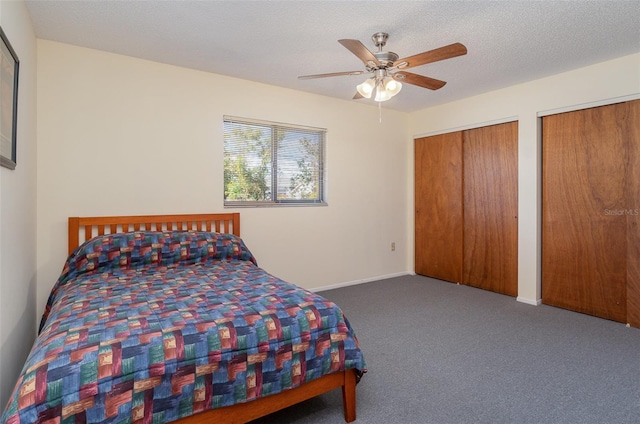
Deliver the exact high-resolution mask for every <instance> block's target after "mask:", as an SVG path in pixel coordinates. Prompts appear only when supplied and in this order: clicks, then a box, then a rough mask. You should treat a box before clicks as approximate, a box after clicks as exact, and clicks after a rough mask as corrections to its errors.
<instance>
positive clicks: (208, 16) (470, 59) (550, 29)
mask: <svg viewBox="0 0 640 424" xmlns="http://www.w3.org/2000/svg"><path fill="white" fill-rule="evenodd" d="M26 3H27V7H28V9H29V11H30V14H31V17H32V20H33V24H34V27H35V30H36V34H37V36H38V38H42V39H47V40H53V41H59V42H63V43H68V44H74V45H78V46H83V47H89V48H93V49H98V50H104V51H108V52H114V53H119V54H124V55H128V56H133V57H138V58H142V59H148V60H153V61H157V62H162V63H167V64H172V65H178V66H182V67H186V68H193V69H198V70H203V71H208V72H213V73H217V74H223V75H230V76H234V77H238V78H242V79H247V80H252V81H257V82H262V83H266V84H271V85H276V86H281V87H287V88H292V89H295V90H301V91H307V92H311V93H316V94H322V95H326V96H332V97H337V98H341V99H345V100H349V99H351V98H352V96H353V95H354V94H355V86H356V84H359V83H360V82H362V81H363V80H364V79H365V76H363V75H360V76H340V77H332V78H323V79H312V80H299V79H297V76H299V75H308V74H317V73H329V72H339V71H353V70H363V65H362V62H361V61H360V60H359V59H358V58H357V57H356V56H354V55H353V54H351V53H350V52H349V51H348V50H347V49H345V48H344V47H343V46H341V45H340V44H339V43H338V42H337V40H338V39H342V38H352V39H358V40H360V41H362V43H364V44H365V45H366V46H367V47H368V48H369V49H370V50H371V51H376V47H375V46H374V45H373V42H372V41H371V35H372V34H374V33H376V32H379V31H384V32H387V33H389V34H390V37H389V41H388V42H387V46H386V47H385V50H390V51H393V52H395V53H397V54H398V55H400V57H406V56H410V55H413V54H417V53H421V52H424V51H427V50H431V49H434V48H438V47H441V46H444V45H448V44H451V43H455V42H460V43H462V44H464V45H465V46H466V47H467V49H468V54H467V55H465V56H460V57H456V58H452V59H448V60H445V61H442V62H437V63H432V64H427V65H423V66H419V67H416V68H412V69H411V71H412V72H414V73H417V74H422V75H426V76H430V77H433V78H438V79H442V80H444V81H447V85H445V86H444V87H443V88H441V89H440V90H437V91H432V90H427V89H424V88H420V87H416V86H411V85H409V84H404V88H403V90H402V91H401V92H400V94H398V95H397V96H396V97H394V98H393V99H391V100H390V101H388V102H385V103H384V104H383V107H385V108H390V109H396V110H401V111H407V112H410V111H415V110H419V109H422V108H425V107H429V106H433V105H437V104H441V103H446V102H449V101H452V100H456V99H460V98H464V97H468V96H472V95H476V94H480V93H483V92H487V91H492V90H496V89H499V88H502V87H506V86H509V85H513V84H517V83H521V82H525V81H530V80H533V79H537V78H541V77H545V76H548V75H552V74H556V73H559V72H563V71H568V70H571V69H575V68H579V67H583V66H586V65H590V64H593V63H597V62H602V61H605V60H609V59H613V58H616V57H621V56H625V55H628V54H632V53H637V52H640V1H637V0H636V1H242V0H240V1H190V0H185V1H166V0H165V1H138V0H136V1H132V0H121V1H68V0H64V1H58V0H49V1H27V2H26ZM601 83H602V84H606V83H607V82H606V81H602V82H601ZM639 84H640V76H639ZM352 101H357V102H362V103H369V104H372V105H374V104H375V103H374V102H373V100H367V99H360V100H352Z"/></svg>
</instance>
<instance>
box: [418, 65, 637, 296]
mask: <svg viewBox="0 0 640 424" xmlns="http://www.w3.org/2000/svg"><path fill="white" fill-rule="evenodd" d="M632 98H640V54H634V55H630V56H625V57H622V58H619V59H616V60H611V61H607V62H603V63H599V64H596V65H593V66H588V67H585V68H580V69H577V70H574V71H571V72H566V73H562V74H558V75H554V76H551V77H548V78H543V79H539V80H535V81H531V82H528V83H526V84H520V85H516V86H512V87H509V88H505V89H503V90H498V91H493V92H490V93H486V94H483V95H479V96H474V97H470V98H467V99H464V100H460V101H457V102H453V103H449V104H446V105H442V106H437V107H433V108H429V109H425V110H422V111H420V112H417V113H414V114H412V115H411V116H410V130H409V131H410V133H411V135H412V138H416V137H419V136H425V135H432V134H438V133H445V132H450V131H454V130H458V129H463V128H472V127H478V126H483V125H488V124H492V123H497V122H506V121H510V120H518V122H519V125H518V138H519V141H518V170H519V177H518V300H520V301H522V302H525V303H531V304H537V303H539V302H540V298H541V289H540V287H541V286H540V248H541V244H540V210H541V202H540V195H541V184H540V178H541V156H540V141H539V139H540V134H541V132H540V128H539V122H538V121H539V116H543V115H545V114H549V113H556V112H559V111H566V110H572V109H580V108H584V107H589V106H594V105H602V104H607V103H615V102H619V101H622V100H629V99H632ZM411 184H413V183H411ZM412 207H413V206H411V208H412ZM410 228H413V224H411V226H410ZM410 237H412V235H410Z"/></svg>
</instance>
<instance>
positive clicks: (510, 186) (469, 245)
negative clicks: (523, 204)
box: [462, 122, 518, 296]
mask: <svg viewBox="0 0 640 424" xmlns="http://www.w3.org/2000/svg"><path fill="white" fill-rule="evenodd" d="M463 151H464V260H463V264H464V268H463V276H462V282H463V284H466V285H469V286H473V287H479V288H482V289H485V290H491V291H494V292H498V293H502V294H506V295H509V296H517V294H518V220H517V215H518V123H517V122H509V123H506V124H499V125H492V126H488V127H482V128H475V129H472V130H467V131H464V145H463Z"/></svg>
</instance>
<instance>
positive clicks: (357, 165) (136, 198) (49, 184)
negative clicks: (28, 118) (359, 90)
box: [37, 40, 411, 311]
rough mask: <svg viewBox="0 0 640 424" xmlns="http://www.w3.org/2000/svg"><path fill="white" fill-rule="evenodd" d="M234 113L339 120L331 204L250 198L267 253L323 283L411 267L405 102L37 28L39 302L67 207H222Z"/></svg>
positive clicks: (251, 235) (281, 266)
mask: <svg viewBox="0 0 640 424" xmlns="http://www.w3.org/2000/svg"><path fill="white" fill-rule="evenodd" d="M223 115H233V116H240V117H248V118H255V119H262V120H270V121H276V122H284V123H293V124H300V125H308V126H313V127H322V128H327V163H328V203H329V206H326V207H286V208H275V207H274V208H243V209H238V210H239V211H240V212H241V214H242V236H243V239H244V240H245V242H246V243H247V245H248V246H249V248H250V249H251V251H252V252H253V253H254V254H255V256H256V257H257V259H258V263H259V264H260V266H262V267H263V268H265V269H266V270H267V271H268V272H270V273H272V274H274V275H276V276H278V277H281V278H283V279H285V280H287V281H290V282H293V283H296V284H299V285H301V286H303V287H306V288H311V289H315V288H320V287H327V286H332V285H340V284H345V283H352V282H358V281H361V280H368V279H375V278H379V277H385V276H392V275H398V274H402V273H406V272H408V270H409V263H408V259H407V258H408V257H410V256H411V252H408V249H409V240H408V234H410V233H411V231H410V227H409V222H408V220H407V215H406V210H407V203H408V202H409V197H410V190H409V187H408V186H407V175H408V174H407V169H408V168H409V166H410V161H411V154H410V149H411V146H410V144H409V143H408V140H410V136H409V133H408V128H409V126H408V115H407V114H404V113H399V112H393V111H387V110H384V109H383V110H382V123H379V122H378V109H377V107H375V106H372V105H363V104H360V103H357V102H355V101H352V100H338V99H333V98H329V97H324V96H318V95H311V94H306V93H301V92H297V91H292V90H287V89H282V88H277V87H273V86H268V85H263V84H257V83H252V82H247V81H244V80H240V79H236V78H230V77H225V76H219V75H214V74H209V73H205V72H199V71H193V70H189V69H184V68H180V67H175V66H169V65H163V64H159V63H154V62H149V61H144V60H139V59H134V58H131V57H126V56H120V55H115V54H110V53H105V52H100V51H96V50H91V49H85V48H80V47H75V46H71V45H67V44H61V43H56V42H51V41H45V40H38V191H39V196H38V202H39V203H38V228H39V231H38V287H37V290H38V301H37V306H38V310H39V311H41V310H42V308H43V307H44V304H45V303H46V299H47V296H48V293H49V290H50V289H51V287H52V285H53V284H54V282H55V280H56V278H57V277H58V275H59V273H60V271H61V269H62V265H63V262H64V260H65V258H66V243H67V235H66V234H67V233H66V228H67V221H66V220H67V217H68V216H92V215H129V214H130V215H136V214H164V213H203V212H223V211H224V209H223V184H222V182H223V160H222V153H223V136H222V116H223ZM391 242H396V246H397V248H396V251H395V252H391V249H390V244H391Z"/></svg>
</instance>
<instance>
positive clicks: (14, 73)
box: [0, 27, 20, 169]
mask: <svg viewBox="0 0 640 424" xmlns="http://www.w3.org/2000/svg"><path fill="white" fill-rule="evenodd" d="M0 39H2V42H1V43H0V166H3V167H5V168H9V169H15V168H16V163H17V162H16V140H17V134H16V133H17V126H18V71H19V69H20V61H19V60H18V56H17V55H16V52H15V50H13V47H11V43H9V40H8V39H7V36H6V34H5V33H4V31H3V30H2V28H1V27H0Z"/></svg>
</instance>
